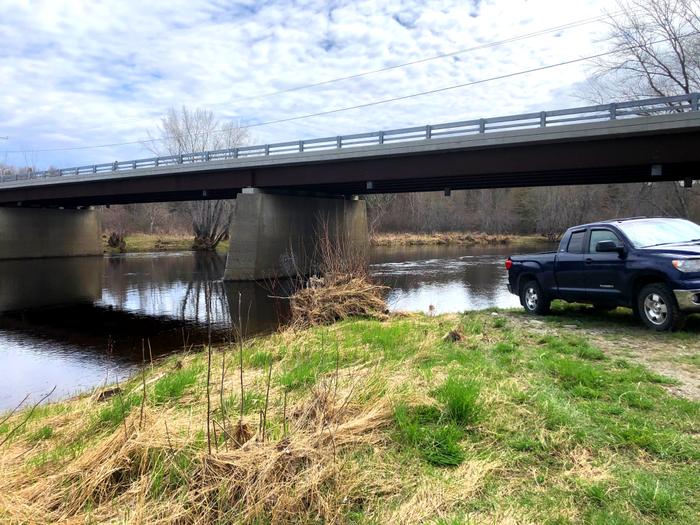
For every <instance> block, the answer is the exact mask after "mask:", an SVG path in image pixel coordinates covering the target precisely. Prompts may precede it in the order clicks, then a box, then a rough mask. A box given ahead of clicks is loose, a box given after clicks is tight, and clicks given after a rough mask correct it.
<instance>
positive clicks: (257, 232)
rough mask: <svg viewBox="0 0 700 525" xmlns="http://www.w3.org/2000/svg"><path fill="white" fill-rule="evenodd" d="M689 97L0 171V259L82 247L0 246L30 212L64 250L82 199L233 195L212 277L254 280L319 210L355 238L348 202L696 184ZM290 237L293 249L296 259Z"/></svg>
mask: <svg viewBox="0 0 700 525" xmlns="http://www.w3.org/2000/svg"><path fill="white" fill-rule="evenodd" d="M699 103H700V94H697V93H694V94H690V95H682V96H675V97H661V98H653V99H646V100H638V101H627V102H619V103H612V104H605V105H596V106H587V107H579V108H572V109H562V110H555V111H542V112H535V113H527V114H521V115H511V116H504V117H492V118H483V119H475V120H468V121H461V122H451V123H446V124H437V125H426V126H419V127H411V128H402V129H394V130H386V131H376V132H371V133H361V134H354V135H345V136H335V137H326V138H320V139H310V140H300V141H291V142H283V143H276V144H265V145H259V146H245V147H238V148H232V149H227V150H217V151H204V152H190V153H183V154H181V155H173V156H165V157H153V158H146V159H137V160H129V161H120V162H113V163H106V164H97V165H88V166H78V167H73V168H66V169H59V170H52V171H42V172H29V173H27V174H24V175H22V176H19V175H13V176H9V177H8V176H6V175H2V176H0V233H3V235H2V237H4V238H5V239H6V241H5V242H3V241H2V240H1V239H0V259H1V258H11V257H15V258H16V257H27V256H47V255H69V254H74V253H76V252H80V253H82V252H83V251H85V250H84V247H80V248H79V249H76V250H72V251H71V250H68V251H67V252H66V250H63V251H61V250H59V251H58V252H53V251H51V250H48V247H47V250H48V251H46V250H44V251H42V250H39V251H36V250H34V251H35V252H36V253H34V252H33V251H32V250H31V249H28V250H20V249H18V248H17V247H15V248H11V247H10V246H9V244H8V241H9V238H10V237H13V238H14V240H15V241H16V242H18V243H19V244H22V243H21V239H22V237H23V236H25V235H26V232H27V230H26V228H21V226H22V224H23V223H26V222H27V221H29V222H30V223H31V222H32V220H31V218H33V219H34V220H33V222H34V223H36V224H37V225H41V224H48V223H49V222H50V223H52V224H54V225H55V227H56V229H57V230H59V231H57V232H54V238H55V235H58V237H61V236H63V237H65V241H66V242H67V243H68V245H70V244H71V242H69V239H75V238H76V236H77V233H76V232H75V231H74V229H75V228H76V225H75V224H73V223H72V222H71V220H63V219H61V217H67V215H69V214H70V213H69V212H73V214H76V213H77V215H78V216H87V215H89V214H87V213H82V214H81V213H80V212H85V211H86V210H85V209H86V208H90V207H92V206H95V205H105V204H122V203H141V202H159V201H177V200H200V199H222V198H237V205H236V211H235V214H234V220H233V224H232V230H231V231H232V235H231V237H232V239H233V241H232V243H231V252H230V253H229V264H227V272H226V275H227V278H230V279H259V278H267V277H277V276H280V275H285V274H289V273H292V272H293V271H298V269H299V266H300V265H301V266H302V267H304V266H305V265H306V263H305V262H302V261H300V260H299V257H300V255H299V254H300V253H302V252H308V251H309V250H312V248H311V246H310V244H309V243H310V242H311V241H310V237H311V232H312V231H313V229H314V227H315V226H314V224H315V223H316V222H318V217H319V216H323V217H325V219H326V222H329V223H330V225H331V226H332V227H333V228H336V229H338V228H339V229H340V230H342V231H343V232H344V233H345V234H347V235H348V236H349V238H352V239H353V242H355V241H356V242H361V241H362V239H364V238H366V211H365V207H364V202H363V201H361V200H359V199H358V198H357V196H358V195H363V194H370V193H396V192H409V191H436V190H438V191H443V190H444V191H446V193H449V191H450V190H457V189H477V188H503V187H518V186H550V185H552V186H554V185H571V184H598V183H629V182H653V181H684V183H685V184H686V185H692V181H693V179H698V178H700V169H699V168H700V148H698V144H700V110H699V109H700V108H699V105H700V104H699ZM10 210H12V211H10ZM93 215H94V214H93ZM28 218H29V219H28ZM8 221H9V222H8ZM17 221H19V222H17ZM47 221H48V222H47ZM3 222H5V223H6V224H3ZM63 222H66V224H67V226H66V228H65V229H63V230H61V228H60V227H59V226H60V223H63ZM73 222H75V221H73ZM77 222H78V223H81V224H83V222H81V221H77ZM83 226H84V224H83ZM37 227H38V226H37ZM12 228H15V230H12ZM90 228H91V229H99V228H97V227H96V226H94V227H93V226H91V227H90ZM340 230H339V231H340ZM13 231H14V233H12V232H13ZM242 232H243V233H242ZM246 232H247V233H246ZM37 233H38V232H37ZM83 235H84V232H83ZM90 235H91V234H90ZM290 243H291V244H293V245H296V246H297V247H298V250H297V254H296V255H294V254H293V253H292V250H291V248H290V247H289V245H290ZM4 244H5V245H6V246H3V245H4ZM285 246H286V248H285ZM234 268H236V270H234ZM229 270H230V271H229Z"/></svg>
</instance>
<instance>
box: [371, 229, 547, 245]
mask: <svg viewBox="0 0 700 525" xmlns="http://www.w3.org/2000/svg"><path fill="white" fill-rule="evenodd" d="M542 241H543V238H542V237H540V236H537V235H502V234H489V233H479V232H435V233H376V234H374V235H372V237H371V239H370V243H371V244H372V246H431V245H432V246H435V245H455V246H457V245H459V246H473V245H488V244H529V243H535V242H542Z"/></svg>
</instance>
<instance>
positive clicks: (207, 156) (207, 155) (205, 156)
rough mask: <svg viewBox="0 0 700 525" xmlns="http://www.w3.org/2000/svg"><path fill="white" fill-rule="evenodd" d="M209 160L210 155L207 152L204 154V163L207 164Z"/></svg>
mask: <svg viewBox="0 0 700 525" xmlns="http://www.w3.org/2000/svg"><path fill="white" fill-rule="evenodd" d="M210 160H211V154H210V153H209V152H208V151H207V152H205V153H204V162H209V161H210Z"/></svg>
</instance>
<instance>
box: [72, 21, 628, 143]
mask: <svg viewBox="0 0 700 525" xmlns="http://www.w3.org/2000/svg"><path fill="white" fill-rule="evenodd" d="M617 14H619V13H617V12H615V13H612V14H606V15H599V16H595V17H591V18H584V19H580V20H575V21H572V22H568V23H566V24H562V25H559V26H554V27H549V28H545V29H540V30H538V31H533V32H531V33H525V34H522V35H517V36H513V37H509V38H506V39H503V40H496V41H493V42H488V43H486V44H480V45H478V46H474V47H469V48H465V49H459V50H457V51H450V52H447V53H441V54H438V55H433V56H429V57H425V58H419V59H417V60H411V61H409V62H402V63H400V64H394V65H391V66H386V67H382V68H379V69H372V70H368V71H362V72H360V73H354V74H352V75H347V76H344V77H337V78H330V79H327V80H321V81H319V82H313V83H310V84H302V85H298V86H292V87H289V88H286V89H280V90H278V91H272V92H269V93H262V94H259V95H251V96H247V97H239V98H238V99H236V100H234V101H232V102H217V103H214V104H208V105H207V107H210V108H212V107H221V106H231V105H235V104H237V103H240V102H246V101H250V100H259V99H263V98H271V97H275V96H279V95H284V94H286V93H293V92H295V91H302V90H306V89H312V88H315V87H320V86H327V85H330V84H335V83H338V82H344V81H346V80H353V79H356V78H362V77H366V76H370V75H376V74H378V73H384V72H386V71H392V70H395V69H400V68H404V67H409V66H414V65H416V64H423V63H425V62H431V61H433V60H439V59H443V58H449V57H454V56H458V55H462V54H465V53H470V52H473V51H480V50H482V49H490V48H493V47H498V46H502V45H504V44H511V43H513V42H518V41H520V40H526V39H528V38H534V37H538V36H543V35H547V34H550V33H556V32H559V31H565V30H567V29H573V28H576V27H581V26H585V25H588V24H592V23H595V22H601V21H603V20H605V19H607V18H608V17H610V16H615V15H617ZM146 118H149V117H146ZM150 118H155V117H150ZM137 120H144V118H143V117H134V118H129V119H120V120H116V121H112V122H111V123H110V124H103V125H100V126H93V127H89V128H85V129H84V131H90V130H95V129H102V128H105V127H108V126H113V125H114V123H115V122H133V121H137Z"/></svg>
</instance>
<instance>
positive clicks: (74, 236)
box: [0, 207, 102, 260]
mask: <svg viewBox="0 0 700 525" xmlns="http://www.w3.org/2000/svg"><path fill="white" fill-rule="evenodd" d="M100 235H101V228H100V220H99V217H98V215H97V212H96V211H94V210H88V209H84V210H59V209H47V208H9V207H7V208H4V207H0V260H5V259H34V258H44V257H72V256H82V255H102V242H101V238H100Z"/></svg>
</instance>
